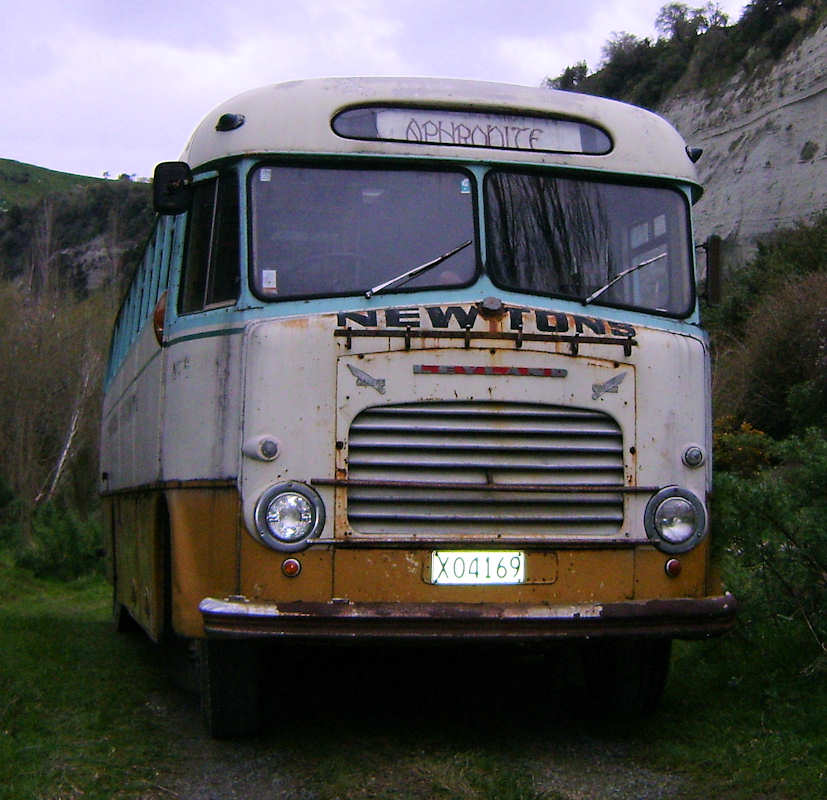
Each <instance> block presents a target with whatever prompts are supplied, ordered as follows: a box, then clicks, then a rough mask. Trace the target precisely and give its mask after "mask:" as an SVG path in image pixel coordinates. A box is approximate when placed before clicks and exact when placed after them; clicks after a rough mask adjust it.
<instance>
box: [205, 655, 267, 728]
mask: <svg viewBox="0 0 827 800" xmlns="http://www.w3.org/2000/svg"><path fill="white" fill-rule="evenodd" d="M199 673H200V674H199V677H200V688H201V712H202V714H203V717H204V723H205V725H206V727H207V731H208V732H209V734H210V736H212V737H213V738H215V739H231V738H235V737H239V736H250V735H252V734H254V733H257V732H258V730H259V729H260V727H261V708H260V702H259V701H260V696H261V687H260V675H259V654H258V648H257V647H256V643H255V642H250V641H246V640H237V639H201V640H200V643H199Z"/></svg>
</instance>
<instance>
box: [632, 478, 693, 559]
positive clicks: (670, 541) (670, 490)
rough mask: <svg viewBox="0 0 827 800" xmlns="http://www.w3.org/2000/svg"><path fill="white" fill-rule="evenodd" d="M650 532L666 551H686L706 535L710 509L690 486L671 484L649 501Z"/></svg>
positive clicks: (645, 519) (646, 521)
mask: <svg viewBox="0 0 827 800" xmlns="http://www.w3.org/2000/svg"><path fill="white" fill-rule="evenodd" d="M643 524H644V526H645V528H646V535H647V536H648V537H649V539H650V540H651V542H652V544H654V545H655V547H657V548H658V549H659V550H662V551H663V552H664V553H685V552H687V551H688V550H691V549H692V548H693V547H695V546H696V545H697V544H698V543H699V542H700V541H701V540H702V539H703V538H704V536H706V530H707V526H706V509H705V508H704V504H703V503H702V502H701V501H700V500H699V499H698V498H697V497H696V496H695V495H694V494H693V493H692V492H690V491H689V490H688V489H681V488H679V487H677V486H667V487H666V488H665V489H661V490H660V491H659V492H658V493H657V494H656V495H654V497H652V498H651V499H650V500H649V502H648V503H647V504H646V511H645V512H644V515H643Z"/></svg>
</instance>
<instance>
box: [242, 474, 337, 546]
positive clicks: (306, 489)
mask: <svg viewBox="0 0 827 800" xmlns="http://www.w3.org/2000/svg"><path fill="white" fill-rule="evenodd" d="M254 519H255V523H256V532H257V533H258V535H259V537H260V538H261V540H262V541H263V542H264V544H266V545H267V546H268V547H272V548H273V549H274V550H279V551H281V552H285V553H292V552H295V551H297V550H304V548H306V547H307V546H308V544H309V543H310V541H311V540H313V539H315V538H317V537H318V536H319V534H321V532H322V529H323V528H324V523H325V508H324V503H323V502H322V498H321V497H320V496H319V493H318V492H316V490H315V489H312V488H311V487H310V486H308V485H307V484H305V483H299V482H297V481H284V482H282V483H276V484H274V485H273V486H270V487H269V488H268V489H266V490H265V491H264V492H263V493H262V495H261V497H259V499H258V502H257V503H256V508H255V512H254Z"/></svg>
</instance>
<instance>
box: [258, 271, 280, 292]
mask: <svg viewBox="0 0 827 800" xmlns="http://www.w3.org/2000/svg"><path fill="white" fill-rule="evenodd" d="M277 273H278V270H275V269H263V270H262V271H261V288H262V289H265V290H266V291H268V292H278V290H279V287H278V281H277V280H276V276H277Z"/></svg>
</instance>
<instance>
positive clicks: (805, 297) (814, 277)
mask: <svg viewBox="0 0 827 800" xmlns="http://www.w3.org/2000/svg"><path fill="white" fill-rule="evenodd" d="M724 335H725V334H724V331H722V330H720V329H718V330H716V331H715V332H714V333H713V338H714V341H715V342H716V347H715V350H716V365H715V380H714V396H713V399H714V403H715V406H716V408H725V409H727V411H728V412H729V413H732V414H734V415H735V416H736V417H737V418H738V419H743V420H747V421H748V422H749V423H750V424H751V425H753V426H755V427H756V428H759V429H761V430H763V431H766V432H767V433H769V434H770V435H772V436H774V437H775V438H783V437H785V436H787V435H788V434H790V433H794V432H801V431H802V430H804V428H806V427H809V426H812V425H819V424H821V422H822V421H823V420H824V419H825V417H827V379H826V378H825V368H826V367H827V352H825V350H826V349H827V272H820V273H812V274H810V275H807V276H805V277H803V278H798V279H794V280H791V281H790V283H788V284H787V285H784V286H782V287H781V288H779V289H777V290H776V292H775V293H773V294H769V295H767V296H765V297H764V299H763V300H762V302H760V303H759V304H758V306H757V307H756V308H755V309H754V310H753V311H752V313H751V314H749V316H748V318H747V321H746V322H745V324H744V325H743V333H741V334H740V335H739V336H738V337H737V338H736V337H735V336H728V337H727V338H728V341H725V342H724V343H723V345H722V344H721V340H722V339H723V338H724Z"/></svg>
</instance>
